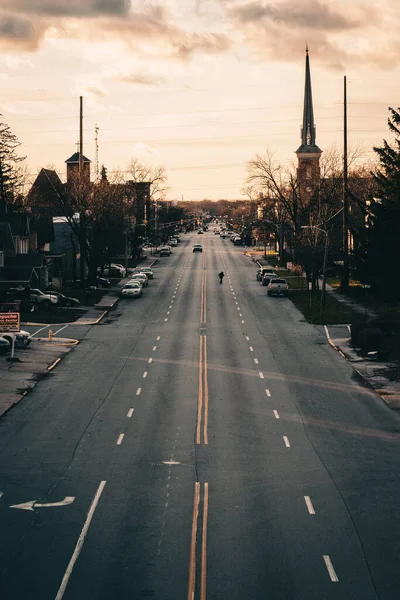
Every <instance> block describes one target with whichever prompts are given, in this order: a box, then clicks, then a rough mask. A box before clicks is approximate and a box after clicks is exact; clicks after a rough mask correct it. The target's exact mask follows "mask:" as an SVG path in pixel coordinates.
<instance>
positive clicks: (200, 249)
mask: <svg viewBox="0 0 400 600" xmlns="http://www.w3.org/2000/svg"><path fill="white" fill-rule="evenodd" d="M193 252H203V246H202V245H201V244H195V245H194V246H193Z"/></svg>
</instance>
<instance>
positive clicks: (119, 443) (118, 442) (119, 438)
mask: <svg viewBox="0 0 400 600" xmlns="http://www.w3.org/2000/svg"><path fill="white" fill-rule="evenodd" d="M124 437H125V434H124V433H120V434H119V436H118V439H117V446H120V445H121V444H122V440H123V439H124Z"/></svg>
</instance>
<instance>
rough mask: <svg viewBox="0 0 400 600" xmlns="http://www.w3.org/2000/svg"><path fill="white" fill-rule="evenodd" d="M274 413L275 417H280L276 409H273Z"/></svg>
mask: <svg viewBox="0 0 400 600" xmlns="http://www.w3.org/2000/svg"><path fill="white" fill-rule="evenodd" d="M274 415H275V419H279V418H280V417H279V413H278V411H277V410H274Z"/></svg>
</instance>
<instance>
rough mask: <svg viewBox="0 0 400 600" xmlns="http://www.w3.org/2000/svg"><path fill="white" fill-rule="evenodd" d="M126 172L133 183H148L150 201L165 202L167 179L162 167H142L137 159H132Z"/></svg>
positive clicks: (167, 189) (167, 188)
mask: <svg viewBox="0 0 400 600" xmlns="http://www.w3.org/2000/svg"><path fill="white" fill-rule="evenodd" d="M127 172H128V174H129V177H130V179H131V180H132V181H133V182H134V183H142V182H149V183H150V184H151V185H150V199H151V200H152V201H153V202H158V201H162V200H165V197H166V195H167V193H168V191H169V187H168V177H167V173H166V169H165V167H164V166H158V167H153V166H151V167H149V166H145V165H143V164H142V163H141V162H140V161H139V160H138V159H137V158H132V159H131V160H130V162H129V164H128V167H127Z"/></svg>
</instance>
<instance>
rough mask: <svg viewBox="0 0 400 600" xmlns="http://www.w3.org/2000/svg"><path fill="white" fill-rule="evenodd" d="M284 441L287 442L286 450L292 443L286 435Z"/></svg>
mask: <svg viewBox="0 0 400 600" xmlns="http://www.w3.org/2000/svg"><path fill="white" fill-rule="evenodd" d="M283 441H284V442H285V446H286V448H290V442H289V440H288V438H287V436H286V435H284V436H283Z"/></svg>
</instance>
